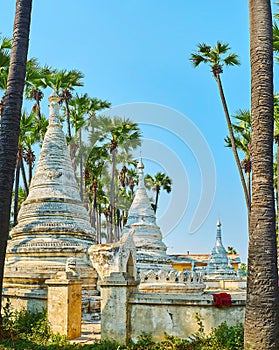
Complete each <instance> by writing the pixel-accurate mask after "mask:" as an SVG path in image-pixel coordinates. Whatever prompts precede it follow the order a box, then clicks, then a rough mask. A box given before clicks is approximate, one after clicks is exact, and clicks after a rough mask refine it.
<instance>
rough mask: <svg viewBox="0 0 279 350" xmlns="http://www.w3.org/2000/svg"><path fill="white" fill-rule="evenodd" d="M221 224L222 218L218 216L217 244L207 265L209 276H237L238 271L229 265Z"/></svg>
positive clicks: (219, 277) (218, 277)
mask: <svg viewBox="0 0 279 350" xmlns="http://www.w3.org/2000/svg"><path fill="white" fill-rule="evenodd" d="M221 226H222V225H221V221H220V218H218V221H217V233H216V240H215V245H214V247H213V249H212V252H211V256H210V258H209V261H208V265H207V275H208V278H209V277H210V276H214V278H217V279H221V278H224V277H227V276H230V277H233V276H236V272H235V271H234V269H233V268H232V267H231V266H230V265H229V259H228V256H227V252H226V249H225V248H224V246H223V243H222V229H221Z"/></svg>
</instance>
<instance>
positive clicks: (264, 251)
mask: <svg viewBox="0 0 279 350" xmlns="http://www.w3.org/2000/svg"><path fill="white" fill-rule="evenodd" d="M249 9H250V58H251V73H252V80H251V96H252V113H251V127H252V141H251V144H252V148H251V150H252V154H251V155H252V206H251V215H250V226H249V230H250V237H249V249H248V279H247V301H246V313H245V349H247V350H248V349H252V348H253V349H257V350H269V349H279V317H278V316H279V309H278V307H279V304H278V297H279V295H278V269H277V247H276V232H275V211H274V191H273V127H274V121H273V107H274V105H273V51H272V15H271V6H270V1H269V0H249Z"/></svg>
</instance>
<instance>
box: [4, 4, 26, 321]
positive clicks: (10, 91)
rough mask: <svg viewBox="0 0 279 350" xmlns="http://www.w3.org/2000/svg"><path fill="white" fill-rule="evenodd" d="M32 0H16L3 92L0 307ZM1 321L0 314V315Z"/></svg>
mask: <svg viewBox="0 0 279 350" xmlns="http://www.w3.org/2000/svg"><path fill="white" fill-rule="evenodd" d="M31 8H32V0H17V1H16V12H15V20H14V34H13V43H12V51H11V60H10V66H9V74H8V81H7V89H6V96H5V101H4V106H3V111H2V118H1V130H0V193H1V196H0V232H1V234H0V310H1V305H2V286H3V272H4V262H5V256H6V247H7V239H8V236H9V226H10V208H11V200H12V189H13V180H14V172H15V165H16V155H17V145H18V138H19V127H20V117H21V107H22V100H23V91H24V82H25V72H26V61H27V52H28V44H29V32H30V19H31ZM0 322H2V317H0Z"/></svg>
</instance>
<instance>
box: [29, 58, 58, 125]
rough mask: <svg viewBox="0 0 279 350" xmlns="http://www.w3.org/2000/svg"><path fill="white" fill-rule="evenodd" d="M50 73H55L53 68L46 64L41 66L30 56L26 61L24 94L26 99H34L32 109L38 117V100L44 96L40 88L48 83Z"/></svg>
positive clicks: (39, 111)
mask: <svg viewBox="0 0 279 350" xmlns="http://www.w3.org/2000/svg"><path fill="white" fill-rule="evenodd" d="M52 74H55V70H54V69H52V68H50V67H48V66H44V67H43V68H42V67H41V66H40V65H39V62H38V60H37V59H35V58H31V59H30V60H28V61H27V65H26V81H25V95H26V97H27V99H33V100H35V104H34V106H33V110H34V111H35V112H36V114H37V116H38V119H41V106H40V102H41V100H42V99H43V97H44V94H43V92H42V89H45V88H46V87H47V86H49V85H50V81H51V78H52Z"/></svg>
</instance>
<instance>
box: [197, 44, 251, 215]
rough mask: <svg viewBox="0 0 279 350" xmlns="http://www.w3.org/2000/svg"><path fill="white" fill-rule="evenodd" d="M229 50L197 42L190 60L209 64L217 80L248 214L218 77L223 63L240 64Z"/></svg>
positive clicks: (223, 46)
mask: <svg viewBox="0 0 279 350" xmlns="http://www.w3.org/2000/svg"><path fill="white" fill-rule="evenodd" d="M229 50H230V47H229V45H228V44H223V43H221V42H220V41H217V44H216V46H215V47H211V46H210V45H207V44H204V43H203V44H199V45H198V49H197V52H196V53H193V54H191V57H190V60H191V61H192V64H193V66H194V67H198V66H199V65H200V64H201V63H205V64H209V65H210V67H211V71H212V73H213V77H214V78H215V80H216V82H217V85H218V89H219V94H220V98H221V101H222V105H223V109H224V112H225V117H226V122H227V126H228V130H229V136H230V140H231V145H232V150H233V154H234V158H235V161H236V165H237V168H238V172H239V175H240V180H241V184H242V187H243V191H244V196H245V201H246V206H247V210H248V215H249V212H250V200H249V194H248V190H247V187H246V183H245V179H244V175H243V172H242V167H241V163H240V160H239V156H238V153H237V147H236V144H235V138H234V133H233V128H232V123H231V119H230V115H229V110H228V106H227V102H226V98H225V95H224V91H223V86H222V81H221V77H220V74H221V73H223V66H224V65H225V66H235V65H239V64H240V62H239V58H238V56H237V55H236V54H235V53H229V54H228V51H229ZM224 55H227V56H225V57H224V58H223V56H224Z"/></svg>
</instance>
